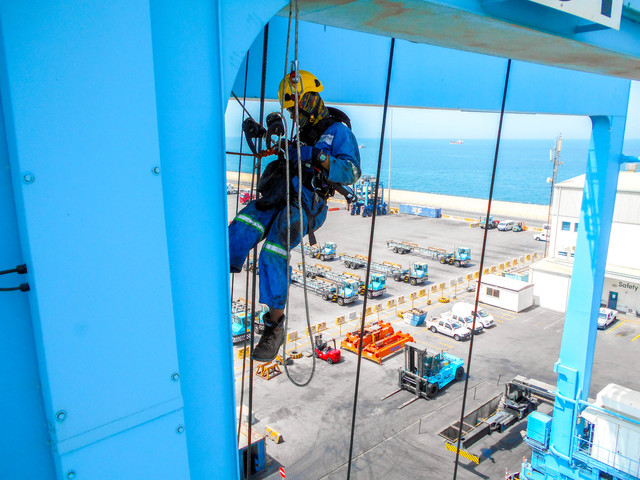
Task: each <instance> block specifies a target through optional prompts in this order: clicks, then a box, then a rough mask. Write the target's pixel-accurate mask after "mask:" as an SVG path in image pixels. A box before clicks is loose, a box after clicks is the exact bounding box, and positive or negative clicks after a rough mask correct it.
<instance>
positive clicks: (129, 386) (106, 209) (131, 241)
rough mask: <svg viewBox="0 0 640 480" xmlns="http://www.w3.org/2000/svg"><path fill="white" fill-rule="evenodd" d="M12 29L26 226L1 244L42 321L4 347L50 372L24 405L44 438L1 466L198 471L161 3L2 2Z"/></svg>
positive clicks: (13, 136) (84, 473) (7, 50)
mask: <svg viewBox="0 0 640 480" xmlns="http://www.w3.org/2000/svg"><path fill="white" fill-rule="evenodd" d="M0 29H1V32H2V50H1V51H0V57H1V59H0V60H1V61H0V94H1V97H2V100H3V104H2V107H3V109H2V113H3V117H4V119H5V128H6V134H7V143H8V147H7V151H8V156H9V165H10V172H11V178H12V182H13V202H10V201H9V202H5V201H4V200H5V198H4V197H3V203H2V205H1V206H0V208H1V209H2V215H1V217H2V218H10V216H11V215H13V216H15V217H17V220H18V226H19V229H18V230H16V229H15V228H10V229H9V230H8V232H5V231H3V235H2V236H0V237H2V240H0V244H1V245H2V246H3V247H5V246H9V247H12V249H13V251H14V255H15V245H17V244H19V245H20V249H21V252H20V255H16V257H19V258H21V260H22V259H23V260H24V262H25V263H26V264H27V266H28V269H29V274H28V281H29V284H30V285H31V291H30V292H29V293H28V294H25V296H23V297H20V296H16V295H13V294H11V297H5V298H7V299H9V298H13V299H14V302H15V304H14V305H13V308H10V309H9V310H8V311H9V312H11V313H14V314H15V316H14V317H12V318H11V319H10V321H11V322H12V323H15V324H19V325H23V327H27V328H29V329H32V331H33V338H30V336H29V335H27V334H26V333H25V332H24V331H23V332H22V333H23V336H22V338H18V340H19V341H17V342H16V343H15V344H12V345H9V346H8V350H7V351H6V352H3V354H6V355H8V356H10V357H13V358H15V359H16V360H18V359H24V360H23V361H24V365H21V366H19V367H18V368H19V370H20V371H21V372H24V373H23V375H24V379H23V381H33V379H32V375H33V366H34V364H35V363H36V361H37V363H38V366H39V379H40V385H41V390H39V391H38V389H37V388H31V389H30V391H29V392H27V393H28V401H26V403H25V405H24V406H23V407H21V408H17V409H16V410H15V411H16V412H20V413H21V414H23V416H24V417H27V418H29V417H30V418H29V419H27V420H25V427H26V428H27V429H29V430H32V429H33V428H34V424H35V423H34V422H38V423H40V422H41V423H40V424H39V430H38V431H36V432H31V440H33V445H32V446H31V447H30V448H29V449H27V450H24V451H21V450H19V449H20V448H21V447H22V446H24V436H23V435H24V434H22V433H21V434H18V435H17V438H18V439H20V440H21V441H20V442H15V443H14V442H11V444H9V445H7V444H5V443H4V442H3V446H4V447H6V449H3V450H2V451H0V456H1V458H0V465H3V466H4V465H12V466H14V467H15V466H16V464H17V463H20V464H21V465H20V468H15V470H14V471H12V472H9V473H8V475H2V477H3V478H18V477H20V478H38V479H47V478H52V477H51V473H52V472H51V465H54V466H55V475H56V476H57V478H74V477H76V478H92V479H105V480H106V479H114V478H185V477H187V476H188V475H189V465H188V462H187V451H186V450H187V449H186V446H187V444H186V439H185V435H184V433H182V432H183V428H182V427H181V426H182V425H184V420H183V413H182V404H183V400H182V395H181V392H180V378H179V372H180V370H179V368H178V357H177V352H176V339H175V327H174V318H173V312H172V298H171V278H170V274H169V259H168V253H167V240H166V234H165V217H164V209H163V203H162V202H163V192H162V185H161V177H160V175H159V174H160V155H159V148H158V130H157V119H156V98H155V88H154V75H153V73H154V72H153V57H152V47H151V20H150V16H149V6H148V3H147V2H145V1H131V0H114V1H112V2H107V3H105V2H102V1H98V0H95V1H93V0H90V1H88V2H84V3H83V4H82V5H79V4H78V3H76V2H42V1H21V2H10V1H4V2H2V3H0ZM3 172H6V170H3ZM3 175H5V173H3ZM3 194H4V190H3ZM221 229H222V227H221ZM7 234H8V235H9V238H7V239H6V240H5V235H7ZM10 251H11V250H10ZM2 295H3V296H4V295H7V294H2ZM27 298H28V300H29V308H26V306H25V305H24V301H25V299H27ZM21 302H22V304H21ZM7 320H9V319H6V318H3V322H5V321H7ZM12 338H14V339H15V338H17V335H15V334H14V335H12ZM29 353H31V356H30V357H29V358H25V355H27V354H29ZM187 376H188V375H187ZM17 393H20V395H22V394H25V389H24V388H21V389H20V390H19V392H17ZM3 395H7V392H6V391H3ZM38 397H39V398H38ZM16 399H18V396H16ZM26 409H29V410H30V412H27V411H25V410H26ZM43 410H44V416H45V417H46V423H45V422H42V419H43ZM2 437H3V439H4V438H9V439H10V440H11V439H12V434H11V433H9V434H8V435H7V434H6V432H5V434H3V435H2ZM43 451H47V453H48V455H49V457H48V458H47V456H46V455H44V454H43ZM228 458H230V455H229V456H228Z"/></svg>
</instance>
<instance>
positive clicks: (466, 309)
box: [451, 302, 496, 328]
mask: <svg viewBox="0 0 640 480" xmlns="http://www.w3.org/2000/svg"><path fill="white" fill-rule="evenodd" d="M473 307H474V304H473V303H468V302H457V303H456V304H455V305H454V306H453V308H452V309H451V312H452V313H454V314H456V315H463V316H465V317H468V316H469V315H471V316H475V313H474V311H473ZM476 322H480V324H481V325H482V326H483V327H484V328H489V327H494V326H495V324H496V322H495V320H494V319H493V317H492V316H491V314H490V313H489V312H487V311H486V310H485V309H484V308H480V307H478V317H477V319H476Z"/></svg>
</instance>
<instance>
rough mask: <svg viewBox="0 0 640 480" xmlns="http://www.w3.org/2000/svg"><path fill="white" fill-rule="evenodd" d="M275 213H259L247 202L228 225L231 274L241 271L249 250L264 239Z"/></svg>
mask: <svg viewBox="0 0 640 480" xmlns="http://www.w3.org/2000/svg"><path fill="white" fill-rule="evenodd" d="M276 213H277V211H276V210H267V211H266V212H261V211H260V210H258V209H257V208H256V207H255V202H249V204H248V205H247V206H246V207H245V208H243V209H242V210H241V211H240V212H239V213H238V215H236V218H234V219H233V222H231V225H229V260H230V263H231V271H232V272H239V271H240V270H241V269H242V265H243V264H244V261H245V260H246V259H247V255H249V250H251V249H252V248H253V246H254V245H256V244H257V243H258V242H259V241H260V240H262V239H263V238H264V233H265V231H266V229H267V227H268V225H269V223H270V222H271V220H272V219H273V217H274V216H275V215H276Z"/></svg>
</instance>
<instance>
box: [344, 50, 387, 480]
mask: <svg viewBox="0 0 640 480" xmlns="http://www.w3.org/2000/svg"><path fill="white" fill-rule="evenodd" d="M395 44H396V39H395V38H392V39H391V47H390V49H389V67H388V70H387V85H386V89H385V93H384V107H383V110H382V131H381V133H380V148H379V150H378V168H377V170H376V189H375V191H374V194H373V215H372V216H371V233H370V234H369V256H368V258H367V273H366V275H365V283H364V296H363V304H362V318H361V324H360V337H359V338H360V340H359V345H358V365H357V368H356V385H355V391H354V394H353V412H352V415H351V438H350V439H349V463H348V466H347V480H349V479H350V478H351V460H352V458H353V436H354V432H355V424H356V408H357V406H358V387H359V384H360V365H361V363H362V339H363V336H364V324H365V315H366V311H367V293H368V291H369V274H370V272H371V255H372V252H373V236H374V233H375V229H376V210H377V209H376V205H377V204H378V188H377V185H378V184H379V183H380V170H381V165H382V148H383V146H384V130H385V124H386V121H387V109H388V106H389V87H390V85H391V67H392V65H393V51H394V48H395Z"/></svg>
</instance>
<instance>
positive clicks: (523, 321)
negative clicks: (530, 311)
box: [522, 311, 547, 323]
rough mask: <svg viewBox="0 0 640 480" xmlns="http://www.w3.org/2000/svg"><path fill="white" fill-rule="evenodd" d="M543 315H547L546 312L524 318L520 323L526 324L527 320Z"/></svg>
mask: <svg viewBox="0 0 640 480" xmlns="http://www.w3.org/2000/svg"><path fill="white" fill-rule="evenodd" d="M544 313H547V312H545V311H542V312H538V313H536V314H535V315H534V316H532V317H527V318H525V319H524V320H522V323H527V322H528V321H529V320H533V319H534V318H537V317H539V316H540V315H542V314H544Z"/></svg>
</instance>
